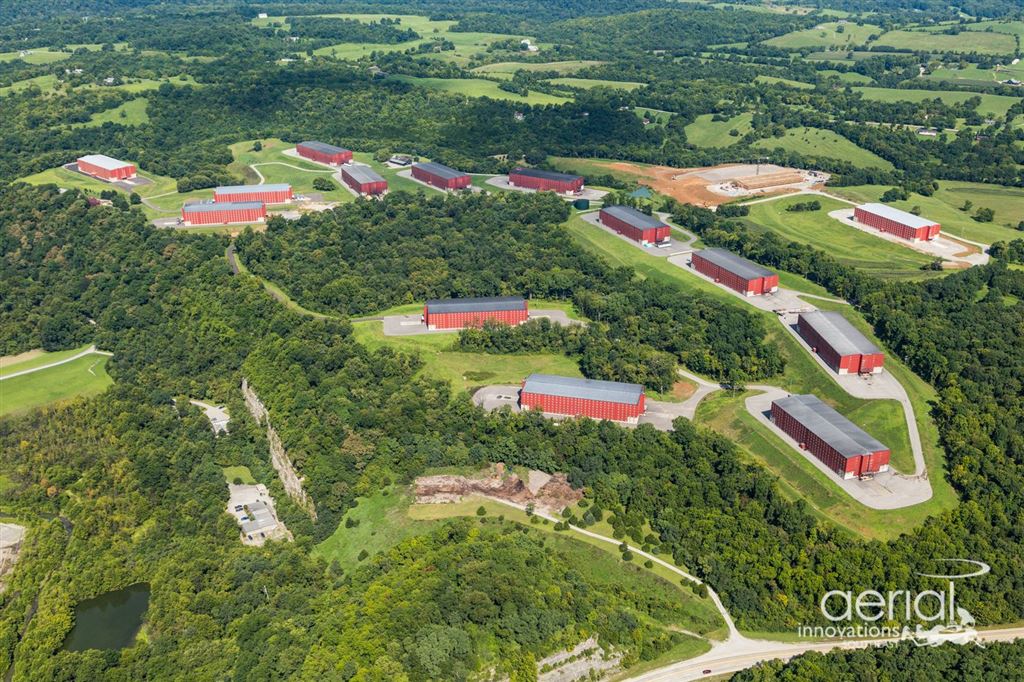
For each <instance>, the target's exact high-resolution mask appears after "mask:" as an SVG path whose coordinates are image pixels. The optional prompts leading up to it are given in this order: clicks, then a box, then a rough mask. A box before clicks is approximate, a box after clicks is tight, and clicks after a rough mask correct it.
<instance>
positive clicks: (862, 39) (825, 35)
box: [764, 21, 882, 50]
mask: <svg viewBox="0 0 1024 682" xmlns="http://www.w3.org/2000/svg"><path fill="white" fill-rule="evenodd" d="M881 33H882V29H881V28H879V27H878V26H872V25H870V24H865V25H864V26H857V25H856V24H840V23H839V22H835V21H830V22H828V23H824V24H821V25H819V26H816V27H814V28H808V29H804V30H802V31H793V32H791V33H787V34H785V35H781V36H778V37H776V38H770V39H769V40H766V41H764V44H765V45H771V46H772V47H781V48H782V49H784V50H799V49H803V48H806V47H820V48H835V49H838V48H846V47H856V46H859V45H863V44H864V43H866V42H867V40H868V37H869V36H871V35H879V34H881Z"/></svg>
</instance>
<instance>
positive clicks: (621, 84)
mask: <svg viewBox="0 0 1024 682" xmlns="http://www.w3.org/2000/svg"><path fill="white" fill-rule="evenodd" d="M548 83H551V84H552V85H566V86H569V87H570V88H583V89H584V90H589V89H590V88H612V89H616V90H636V89H637V88H642V87H644V83H631V82H628V81H608V80H600V79H594V78H552V79H551V80H549V81H548Z"/></svg>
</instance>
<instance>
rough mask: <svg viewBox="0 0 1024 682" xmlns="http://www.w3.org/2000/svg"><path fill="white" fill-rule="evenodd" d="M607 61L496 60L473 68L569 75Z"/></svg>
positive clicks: (480, 70)
mask: <svg viewBox="0 0 1024 682" xmlns="http://www.w3.org/2000/svg"><path fill="white" fill-rule="evenodd" d="M604 63H605V62H599V61H594V60H579V59H577V60H572V61H563V62H495V63H494V64H484V65H483V66H478V67H476V68H475V69H473V71H474V72H476V73H486V74H488V75H492V76H493V75H495V74H509V75H511V74H513V73H515V72H516V71H555V72H557V73H559V74H563V75H568V74H573V73H576V72H577V71H582V70H583V69H586V68H588V67H591V66H600V65H601V64H604Z"/></svg>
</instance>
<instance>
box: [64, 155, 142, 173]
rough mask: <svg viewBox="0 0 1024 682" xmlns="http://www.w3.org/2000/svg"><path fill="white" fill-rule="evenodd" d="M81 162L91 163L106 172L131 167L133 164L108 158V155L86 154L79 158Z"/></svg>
mask: <svg viewBox="0 0 1024 682" xmlns="http://www.w3.org/2000/svg"><path fill="white" fill-rule="evenodd" d="M78 160H79V161H85V162H86V163H91V164H92V165H94V166H99V167H100V168H104V169H106V170H117V169H118V168H124V167H125V166H131V165H133V164H131V163H129V162H128V161H120V160H118V159H115V158H112V157H109V156H107V155H106V154H86V155H85V156H81V157H79V158H78Z"/></svg>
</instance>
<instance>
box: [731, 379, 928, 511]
mask: <svg viewBox="0 0 1024 682" xmlns="http://www.w3.org/2000/svg"><path fill="white" fill-rule="evenodd" d="M750 388H751V389H753V390H758V391H760V393H758V394H757V395H754V396H751V397H749V398H747V399H746V401H745V405H746V408H747V411H748V412H749V413H750V414H751V415H753V416H754V418H755V419H757V420H758V421H759V422H760V423H761V425H762V426H764V427H765V428H767V429H769V430H771V432H772V433H774V434H775V435H776V436H778V437H779V438H781V439H782V440H783V441H785V443H786V444H787V445H788V446H789V447H790V448H792V449H793V450H794V451H796V452H797V453H798V454H799V455H800V456H801V457H803V458H804V459H806V460H807V461H808V462H810V463H811V464H813V465H814V467H815V468H816V469H818V470H819V471H820V472H822V474H824V475H825V476H826V477H827V478H828V479H829V480H830V481H831V482H832V483H834V484H835V485H837V486H839V487H840V488H841V489H842V490H843V492H845V493H846V494H847V495H849V496H850V497H852V498H853V499H855V500H857V501H858V502H860V503H861V504H863V505H864V506H866V507H871V508H872V509H901V508H903V507H911V506H913V505H915V504H920V503H922V502H927V501H928V500H930V499H931V497H932V486H931V483H930V482H929V481H928V477H927V474H923V475H914V476H905V475H903V474H900V473H897V472H895V471H893V470H892V469H890V470H889V471H886V472H884V473H880V474H875V476H874V478H872V479H871V480H868V481H862V480H860V479H856V478H842V477H840V476H839V475H838V474H836V473H835V472H834V471H832V470H831V469H830V468H828V466H826V465H825V463H824V462H822V461H821V460H819V459H818V458H817V457H815V456H814V455H812V454H811V453H810V452H808V451H807V450H804V449H801V447H800V444H799V443H797V442H796V441H795V440H793V439H792V438H791V437H790V436H789V435H788V434H787V433H786V432H784V431H783V430H782V429H780V428H779V427H778V426H776V425H775V423H774V422H772V421H771V419H769V418H768V415H769V414H770V413H771V406H772V401H773V400H777V399H779V398H784V397H786V396H788V395H790V394H789V393H788V392H787V391H783V390H782V389H780V388H776V387H774V386H751V387H750Z"/></svg>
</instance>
